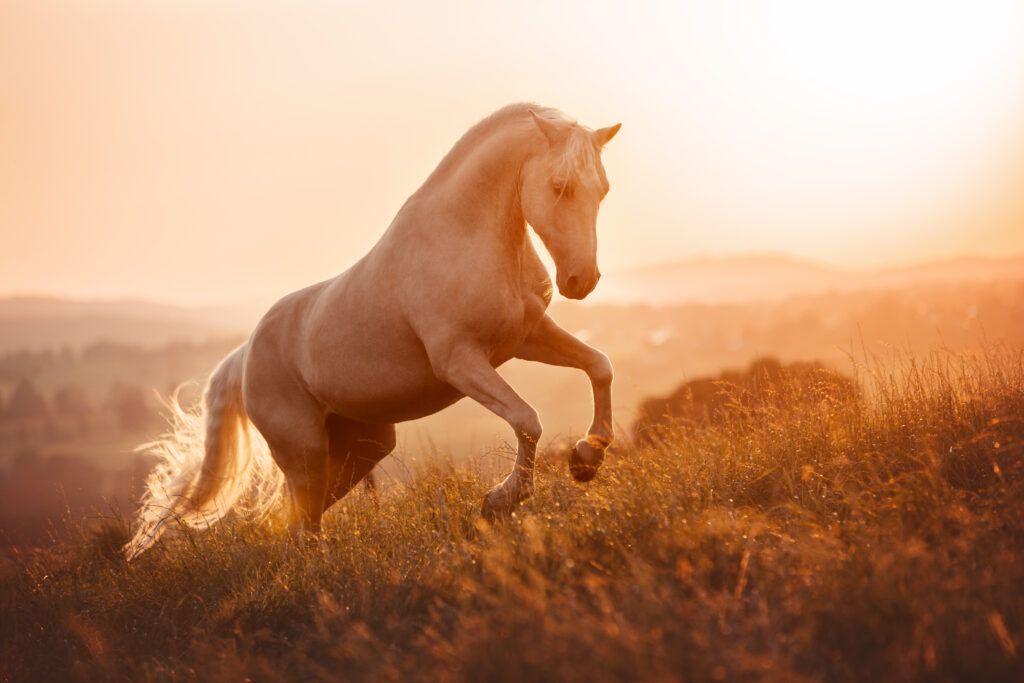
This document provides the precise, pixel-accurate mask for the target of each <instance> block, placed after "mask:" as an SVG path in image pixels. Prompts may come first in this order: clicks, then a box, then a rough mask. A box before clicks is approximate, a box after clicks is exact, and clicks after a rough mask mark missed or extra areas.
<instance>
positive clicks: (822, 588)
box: [0, 347, 1024, 681]
mask: <svg viewBox="0 0 1024 683" xmlns="http://www.w3.org/2000/svg"><path fill="white" fill-rule="evenodd" d="M904 361H905V362H903V363H901V364H900V365H899V366H896V365H893V366H891V367H890V366H887V365H885V364H884V363H881V364H879V363H867V364H866V367H864V366H861V367H860V371H859V376H858V378H857V379H858V380H859V381H860V383H861V384H862V386H864V388H865V391H864V392H863V393H862V394H860V395H859V396H856V397H848V398H846V399H844V400H842V401H839V400H835V399H828V400H823V401H819V402H816V403H811V404H803V405H789V406H787V405H785V402H782V403H781V405H780V402H766V403H760V404H757V406H756V407H753V408H750V409H749V410H748V411H747V412H746V413H741V414H737V416H736V419H735V420H732V421H727V422H725V423H722V424H717V425H714V426H698V425H696V424H685V423H684V424H681V425H679V426H678V428H677V429H676V430H675V431H671V432H668V433H667V434H666V435H664V436H663V438H661V439H660V440H659V441H658V442H657V443H655V444H654V445H651V446H645V447H643V448H640V447H635V446H630V445H628V444H624V445H621V446H619V447H618V449H617V450H616V452H615V454H614V456H613V457H610V458H609V461H608V463H607V464H606V465H605V467H604V468H603V469H602V470H601V472H600V473H599V475H598V477H597V479H596V480H595V481H594V482H592V483H591V484H588V485H578V484H575V483H573V482H572V481H571V480H570V478H569V476H568V472H567V470H566V467H565V463H564V460H563V459H562V458H561V456H560V455H559V454H558V453H557V452H553V451H552V452H548V453H547V454H545V457H543V458H542V460H541V469H540V471H539V473H538V484H539V486H538V492H537V495H536V496H535V497H534V498H533V499H531V500H529V501H528V502H527V503H526V504H524V505H523V506H522V508H521V510H520V511H519V512H518V513H517V514H516V515H515V517H514V518H513V519H511V520H510V521H508V522H507V523H503V524H499V525H497V526H494V527H489V526H487V525H485V524H483V523H481V522H480V521H479V519H478V513H477V507H478V503H479V500H480V497H481V496H482V495H483V494H484V492H485V491H486V490H487V488H488V487H489V485H490V484H491V483H492V481H493V479H492V476H491V475H492V473H491V472H483V471H482V469H481V467H479V466H478V465H477V464H474V463H473V462H469V463H461V464H457V465H456V464H451V463H448V464H445V463H440V464H435V465H434V466H432V467H429V468H426V469H423V470H422V471H420V472H419V473H418V474H416V475H415V476H414V477H413V478H412V479H411V481H409V483H407V484H401V485H396V486H394V487H392V488H391V489H389V490H388V491H387V492H386V493H385V495H384V496H383V497H382V498H381V499H380V500H379V501H378V500H375V499H373V498H371V497H370V496H369V495H367V494H365V493H364V492H362V491H360V492H357V493H356V494H354V495H352V496H349V497H348V498H346V499H345V500H344V501H343V502H342V503H341V504H339V505H338V506H336V507H335V508H334V509H333V510H332V511H331V512H330V513H329V515H328V520H327V531H326V534H325V538H324V539H323V541H322V543H321V544H320V545H319V546H318V547H315V548H302V549H300V548H298V547H295V546H293V545H292V544H291V543H290V542H289V541H287V540H285V538H284V536H283V535H282V529H281V524H280V522H278V521H276V520H272V521H270V522H267V523H263V524H257V523H251V522H244V521H237V520H236V521H234V522H231V523H227V524H225V525H223V526H221V527H218V528H215V529H213V530H212V531H209V532H196V531H187V532H184V533H180V534H179V535H178V537H177V538H168V539H165V540H163V541H161V542H160V543H159V544H158V545H157V547H155V548H154V549H153V550H152V551H150V552H149V553H148V554H146V555H144V556H143V557H142V558H141V559H139V560H138V561H137V562H135V563H133V564H132V565H130V566H129V565H126V564H125V562H124V561H123V560H122V559H121V557H120V555H119V551H118V548H119V546H120V545H121V544H122V543H123V542H124V541H125V540H126V538H127V536H128V529H127V526H126V524H125V522H124V521H123V520H117V519H111V520H108V521H107V522H106V524H105V525H103V526H102V527H101V528H99V529H98V530H96V529H95V528H94V527H89V528H86V526H83V525H80V524H79V523H78V521H77V520H74V519H73V520H70V522H69V523H68V524H67V525H66V528H64V529H62V531H61V533H62V538H61V541H60V543H59V544H58V545H57V546H55V547H54V548H52V549H49V550H39V551H33V552H22V553H20V554H16V555H15V556H14V557H13V558H11V559H9V560H7V561H5V564H4V565H3V567H2V572H3V574H2V578H3V581H2V588H0V614H3V619H2V620H0V655H2V657H0V662H2V664H0V667H2V668H0V679H3V680H25V681H37V680H160V681H163V680H182V679H198V680H243V679H252V680H280V679H282V678H288V679H292V680H321V679H336V678H342V679H368V680H401V681H406V680H586V681H603V680H621V679H632V680H780V681H782V680H785V681H793V680H823V681H863V680H921V679H924V680H963V681H983V680H984V681H1000V680H1005V681H1019V680H1021V679H1022V677H1024V665H1022V659H1021V658H1022V652H1021V649H1022V648H1024V600H1022V599H1021V595H1022V587H1024V562H1022V561H1021V558H1022V557H1024V354H1022V352H1021V350H1020V349H1019V347H1018V348H1009V349H1007V348H993V349H990V350H989V351H987V352H985V353H982V354H975V355H968V354H954V353H941V354H935V355H931V356H928V357H917V358H911V359H904Z"/></svg>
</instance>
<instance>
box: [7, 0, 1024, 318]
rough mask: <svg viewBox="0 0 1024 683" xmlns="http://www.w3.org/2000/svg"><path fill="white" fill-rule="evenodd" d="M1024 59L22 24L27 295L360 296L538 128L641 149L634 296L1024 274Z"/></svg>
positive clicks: (660, 22) (1004, 11) (819, 46)
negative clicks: (424, 203)
mask: <svg viewBox="0 0 1024 683" xmlns="http://www.w3.org/2000/svg"><path fill="white" fill-rule="evenodd" d="M1022 35H1024V5H1022V4H1021V3H1019V2H975V3H925V2H896V3H893V2H886V3H882V2H860V3H817V2H796V1H792V0H784V1H781V2H771V3H765V2H754V1H752V0H751V1H746V2H730V3H724V4H723V3H712V2H682V3H646V4H643V3H642V4H639V5H630V6H629V7H628V8H626V7H619V6H616V5H614V4H612V3H607V4H602V3H595V2H590V1H588V2H583V1H582V0H580V1H579V2H568V3H559V4H558V5H557V6H556V7H552V6H551V5H550V4H549V3H545V2H541V1H540V0H527V1H526V2H523V3H517V4H516V5H515V6H514V7H513V6H504V7H501V8H499V7H496V6H494V7H491V6H485V5H481V4H476V3H464V2H460V1H457V0H451V1H445V2H441V3H439V4H437V5H434V4H431V6H430V9H429V11H428V10H426V9H424V7H423V6H421V5H419V4H416V3H409V4H408V6H407V7H405V8H404V9H402V10H401V11H398V12H395V11H394V10H393V9H387V8H383V7H380V6H375V5H370V4H366V5H361V4H352V5H346V6H336V5H326V4H322V3H314V2H308V3H291V4H287V5H273V6H272V5H261V4H257V5H254V4H251V3H240V2H234V1H233V0H221V1H220V2H216V3H213V4H206V3H202V4H196V3H163V4H148V3H147V4H139V3H135V2H127V1H125V2H116V1H115V2H110V3H105V4H104V5H103V7H102V9H100V8H91V9H90V8H88V7H86V6H84V5H81V4H77V3H67V4H65V5H61V4H60V3H56V4H47V5H40V4H38V3H33V2H28V1H27V0H14V1H13V2H8V3H4V4H3V6H2V7H0V123H2V125H0V149H3V150H4V154H3V155H2V156H0V197H2V201H0V246H2V248H0V292H3V293H10V292H13V291H22V292H25V291H34V292H60V293H74V294H78V295H84V296H110V295H124V294H128V293H130V294H135V295H142V296H150V297H156V298H160V299H171V300H178V301H190V302H202V301H209V300H211V299H213V300H235V299H239V298H249V297H253V296H271V297H272V296H277V295H279V294H281V293H284V292H286V291H289V290H291V289H295V288H296V287H299V286H302V285H304V284H307V283H308V282H310V281H311V280H314V279H317V278H326V277H330V276H332V275H334V274H336V273H337V272H338V271H339V270H340V269H342V268H344V267H346V266H347V265H349V264H350V263H352V262H353V261H354V260H355V259H356V258H358V257H359V256H360V255H361V254H362V253H364V252H365V250H366V249H368V248H369V247H370V246H371V245H372V244H373V243H374V242H375V241H376V239H377V237H379V235H380V234H381V233H382V232H383V230H384V228H385V227H386V226H387V224H388V222H389V221H390V219H391V217H392V216H393V215H394V213H395V211H396V210H397V209H398V207H399V206H400V205H401V203H402V201H403V200H404V199H405V197H407V196H408V195H409V194H410V193H412V192H413V191H414V190H415V189H416V187H417V186H418V185H419V183H420V182H422V181H423V179H424V178H425V177H426V176H427V174H429V172H430V170H431V169H432V168H433V166H434V165H435V164H436V163H437V162H438V161H439V160H440V158H441V157H442V156H443V155H444V153H445V152H446V151H447V149H448V148H449V147H450V146H451V144H452V143H453V142H454V141H455V140H456V139H457V138H458V137H459V135H461V133H462V132H463V131H465V130H466V129H467V128H468V127H469V126H470V125H472V124H473V123H474V122H475V121H476V120H478V119H480V118H482V117H483V116H485V115H486V114H488V113H489V112H491V111H493V110H495V109H497V108H499V107H501V106H503V105H505V104H508V103H509V102H514V101H518V100H533V101H538V102H541V103H543V104H548V105H552V106H556V107H558V108H560V109H562V110H564V111H565V112H566V113H568V114H569V115H571V116H573V117H574V118H577V119H578V120H579V121H580V122H582V123H584V124H586V125H588V126H591V127H601V126H607V125H611V124H613V123H616V122H620V121H621V122H622V123H623V124H624V125H623V130H622V133H621V134H620V135H619V136H618V137H617V138H616V139H615V140H614V141H613V142H612V144H610V145H609V146H608V148H607V149H606V151H605V153H604V161H605V166H606V168H607V171H608V177H609V179H610V181H611V185H612V191H611V193H610V194H609V196H608V198H607V200H606V201H605V203H604V206H603V208H602V213H601V218H600V226H601V227H600V239H601V244H602V253H601V266H602V269H603V270H604V271H605V272H610V271H614V270H616V269H621V268H624V267H628V266H636V265H640V264H644V263H650V262H652V261H664V260H667V259H673V258H685V257H687V256H693V255H697V254H706V253H727V252H734V251H753V250H771V251H781V252H790V253H793V254H796V255H798V256H802V257H806V258H812V259H818V260H825V261H829V262H832V263H837V264H842V265H847V266H872V265H880V264H885V263H892V262H907V261H919V260H925V259H931V258H940V257H950V256H956V255H958V254H964V253H982V254H994V255H999V254H1007V253H1014V252H1020V251H1024V227H1022V226H1024V200H1021V198H1020V190H1019V188H1020V187H1021V186H1022V185H1021V183H1022V182H1024V125H1022V124H1021V121H1024V40H1020V39H1019V37H1020V36H1022ZM43 255H45V257H44V256H43ZM180 267H187V268H188V270H189V272H190V277H189V278H187V279H181V278H177V279H176V278H174V275H175V273H176V268H180ZM154 273H159V274H160V277H154Z"/></svg>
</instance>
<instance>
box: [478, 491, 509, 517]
mask: <svg viewBox="0 0 1024 683" xmlns="http://www.w3.org/2000/svg"><path fill="white" fill-rule="evenodd" d="M500 497H502V496H500V495H495V493H494V491H491V492H489V493H488V494H487V495H486V496H484V499H483V500H482V501H480V516H481V517H483V518H484V519H485V520H486V521H488V522H491V523H492V524H493V523H494V522H496V521H498V520H499V519H504V518H505V517H508V516H509V513H510V512H512V506H511V505H508V504H504V505H503V504H501V502H500V501H496V500H495V498H500Z"/></svg>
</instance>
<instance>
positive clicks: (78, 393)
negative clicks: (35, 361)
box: [53, 384, 93, 434]
mask: <svg viewBox="0 0 1024 683" xmlns="http://www.w3.org/2000/svg"><path fill="white" fill-rule="evenodd" d="M53 410H54V412H55V413H56V416H57V417H60V418H63V419H64V420H67V421H70V422H71V423H72V424H74V425H75V426H76V427H77V428H78V431H79V433H81V434H88V433H89V431H90V427H91V424H92V415H93V410H92V405H91V404H90V403H89V397H88V396H86V395H85V392H84V391H82V388H81V387H80V386H78V385H76V384H72V385H70V386H66V387H64V388H62V389H61V390H60V391H58V392H57V393H56V395H54V397H53Z"/></svg>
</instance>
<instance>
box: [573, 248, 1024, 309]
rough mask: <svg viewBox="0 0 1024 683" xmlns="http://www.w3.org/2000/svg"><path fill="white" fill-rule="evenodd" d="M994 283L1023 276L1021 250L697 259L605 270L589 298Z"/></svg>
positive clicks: (723, 299) (625, 300)
mask: <svg viewBox="0 0 1024 683" xmlns="http://www.w3.org/2000/svg"><path fill="white" fill-rule="evenodd" d="M998 280H1007V281H1010V280H1024V255H1018V256H1010V257H1004V258H996V257H964V258H958V259H950V260H945V261H934V262H929V263H923V264H917V265H911V266H903V267H896V268H883V269H877V270H863V271H860V270H841V269H838V268H831V267H828V266H825V265H822V264H820V263H816V262H813V261H805V260H801V259H797V258H793V257H790V256H783V255H773V254H766V255H761V254H758V255H745V256H726V257H721V258H713V257H708V258H696V259H690V260H686V261H678V262H674V263H667V264H661V265H654V266H644V267H638V268H631V269H629V270H624V271H620V272H617V273H608V274H607V275H605V277H604V278H603V279H602V280H601V286H600V287H598V288H597V290H596V291H595V292H594V294H593V295H592V299H593V301H594V302H595V303H618V304H630V303H648V304H655V305H672V304H683V303H703V304H730V303H749V302H754V301H779V300H783V299H787V298H790V297H793V296H813V295H820V294H827V293H829V292H854V291H868V290H883V289H901V288H904V287H911V286H922V285H938V284H955V283H966V282H988V281H998Z"/></svg>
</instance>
